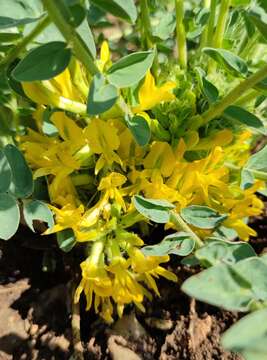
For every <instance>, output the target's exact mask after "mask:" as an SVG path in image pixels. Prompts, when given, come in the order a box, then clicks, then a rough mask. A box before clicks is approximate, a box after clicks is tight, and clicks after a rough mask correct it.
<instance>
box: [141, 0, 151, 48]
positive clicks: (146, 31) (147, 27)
mask: <svg viewBox="0 0 267 360" xmlns="http://www.w3.org/2000/svg"><path fill="white" fill-rule="evenodd" d="M140 10H141V19H142V28H143V35H144V43H145V46H146V49H147V50H148V49H151V48H152V47H153V42H152V40H151V34H152V29H151V24H150V18H149V9H148V4H147V0H141V1H140Z"/></svg>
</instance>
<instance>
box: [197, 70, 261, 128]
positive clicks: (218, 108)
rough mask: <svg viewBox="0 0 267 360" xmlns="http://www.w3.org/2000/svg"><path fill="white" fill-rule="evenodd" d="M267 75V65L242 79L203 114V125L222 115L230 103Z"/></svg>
mask: <svg viewBox="0 0 267 360" xmlns="http://www.w3.org/2000/svg"><path fill="white" fill-rule="evenodd" d="M266 77H267V65H265V66H263V67H262V68H261V69H260V70H258V71H257V72H255V73H254V74H252V75H250V76H249V77H248V78H247V79H246V80H244V81H242V82H241V83H240V84H239V85H237V86H236V87H235V88H234V89H233V90H231V91H230V92H229V94H227V95H226V96H225V97H224V98H222V99H221V100H220V101H219V102H218V103H217V104H215V105H214V106H212V107H210V108H209V109H208V110H207V111H206V112H204V113H203V114H202V115H201V118H202V121H201V125H204V124H207V123H208V122H209V121H210V120H212V119H214V118H216V117H217V116H219V115H221V114H222V113H223V111H224V110H225V109H226V108H227V107H228V106H230V105H232V104H234V103H235V102H236V101H237V100H238V99H239V98H240V97H241V96H242V95H243V94H244V93H245V92H246V91H248V90H249V89H251V88H253V87H254V86H255V85H256V84H258V83H259V82H260V81H262V80H263V79H265V78H266Z"/></svg>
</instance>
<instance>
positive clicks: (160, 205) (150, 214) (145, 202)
mask: <svg viewBox="0 0 267 360" xmlns="http://www.w3.org/2000/svg"><path fill="white" fill-rule="evenodd" d="M133 204H134V206H135V208H136V210H137V211H138V212H139V213H140V214H142V215H143V216H144V217H146V218H148V219H150V220H152V221H154V222H156V223H162V224H165V223H167V222H168V221H169V218H170V215H169V211H170V210H171V209H174V208H175V206H174V205H173V204H171V203H170V202H168V201H166V200H155V199H145V198H144V197H142V196H141V195H135V196H134V198H133Z"/></svg>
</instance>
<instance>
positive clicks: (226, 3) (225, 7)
mask: <svg viewBox="0 0 267 360" xmlns="http://www.w3.org/2000/svg"><path fill="white" fill-rule="evenodd" d="M230 4H231V0H221V6H220V10H219V17H218V23H217V26H216V31H215V35H214V41H213V46H214V47H215V48H221V47H222V43H223V37H224V32H225V26H226V21H227V17H228V12H229V7H230Z"/></svg>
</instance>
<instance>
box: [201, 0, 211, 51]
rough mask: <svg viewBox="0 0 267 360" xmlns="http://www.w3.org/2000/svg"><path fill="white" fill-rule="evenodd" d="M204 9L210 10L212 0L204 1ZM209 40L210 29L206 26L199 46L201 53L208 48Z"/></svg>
mask: <svg viewBox="0 0 267 360" xmlns="http://www.w3.org/2000/svg"><path fill="white" fill-rule="evenodd" d="M203 7H204V8H206V9H210V0H204V1H203ZM207 38H208V27H207V26H206V27H205V28H204V29H203V31H202V34H201V38H200V45H199V51H200V50H201V49H202V48H203V47H204V46H206V44H207Z"/></svg>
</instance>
